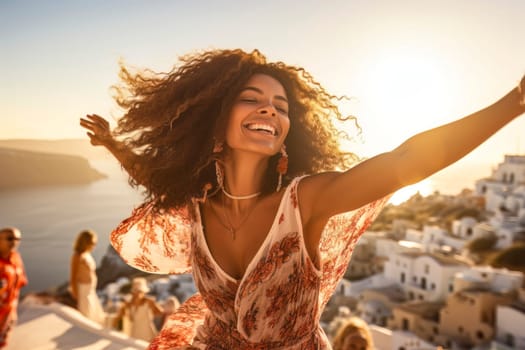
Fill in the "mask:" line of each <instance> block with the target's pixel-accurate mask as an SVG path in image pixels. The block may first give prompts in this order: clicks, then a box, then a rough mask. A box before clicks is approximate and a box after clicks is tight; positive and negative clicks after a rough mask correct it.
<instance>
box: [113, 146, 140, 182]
mask: <svg viewBox="0 0 525 350" xmlns="http://www.w3.org/2000/svg"><path fill="white" fill-rule="evenodd" d="M106 148H107V150H108V151H109V152H111V154H112V155H113V156H114V157H115V158H116V159H117V160H118V162H119V163H120V164H121V165H122V167H123V168H124V170H126V172H127V173H128V174H129V175H130V176H131V177H132V178H133V179H134V180H135V181H136V182H137V183H138V184H143V180H142V179H143V175H142V173H141V167H140V164H139V163H138V158H139V156H138V155H137V154H136V153H134V152H133V151H132V150H131V149H130V148H128V147H126V145H125V144H124V143H123V142H120V141H117V140H113V142H111V143H109V144H107V145H106Z"/></svg>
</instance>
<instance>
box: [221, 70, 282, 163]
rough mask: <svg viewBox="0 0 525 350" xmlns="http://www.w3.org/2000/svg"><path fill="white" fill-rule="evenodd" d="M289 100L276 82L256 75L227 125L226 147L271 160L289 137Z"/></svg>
mask: <svg viewBox="0 0 525 350" xmlns="http://www.w3.org/2000/svg"><path fill="white" fill-rule="evenodd" d="M289 129H290V119H289V118H288V99H287V96H286V92H285V90H284V88H283V86H282V85H281V83H279V81H277V80H276V79H274V78H272V77H271V76H269V75H264V74H255V75H254V76H252V77H251V78H250V80H249V81H248V82H247V83H246V85H245V86H244V88H243V89H242V90H241V92H240V93H239V95H238V96H237V98H236V100H235V102H234V104H233V107H232V110H231V112H230V118H229V121H228V127H227V130H226V143H227V145H228V146H229V147H230V148H231V149H232V150H242V151H248V152H254V153H258V154H263V155H267V156H272V155H274V154H276V153H277V152H279V150H280V149H281V145H282V144H283V143H284V140H285V139H286V135H288V130H289Z"/></svg>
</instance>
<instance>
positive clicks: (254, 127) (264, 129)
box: [243, 123, 277, 136]
mask: <svg viewBox="0 0 525 350" xmlns="http://www.w3.org/2000/svg"><path fill="white" fill-rule="evenodd" d="M243 127H245V128H246V129H248V130H250V131H256V132H260V133H265V134H267V135H271V136H277V129H276V128H275V127H273V126H272V125H269V124H263V123H248V124H244V125H243Z"/></svg>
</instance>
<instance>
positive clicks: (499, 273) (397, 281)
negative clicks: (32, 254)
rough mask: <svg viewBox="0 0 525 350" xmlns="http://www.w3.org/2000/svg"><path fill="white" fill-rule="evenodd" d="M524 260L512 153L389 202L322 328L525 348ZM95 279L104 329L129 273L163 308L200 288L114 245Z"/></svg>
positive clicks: (400, 340) (419, 347)
mask: <svg viewBox="0 0 525 350" xmlns="http://www.w3.org/2000/svg"><path fill="white" fill-rule="evenodd" d="M524 254H525V156H524V155H506V156H505V158H504V161H503V162H502V163H500V164H499V165H498V166H497V167H496V168H495V169H493V171H492V175H491V176H490V177H489V178H484V179H479V180H478V181H476V183H475V184H474V190H464V191H463V192H462V193H460V194H458V195H456V196H450V195H442V194H440V193H434V194H433V195H430V196H428V197H422V196H420V195H415V196H413V197H412V198H410V199H409V200H408V201H407V202H405V203H403V204H401V205H396V206H394V205H388V206H387V207H386V208H385V209H384V210H383V212H382V213H381V215H380V216H379V218H378V219H377V220H376V222H375V223H374V225H373V226H372V227H371V229H370V231H369V232H367V233H366V234H365V235H364V236H363V237H362V238H361V240H360V242H359V243H358V245H357V246H356V249H355V251H354V253H353V257H352V260H351V262H350V265H349V267H348V270H347V271H346V274H345V278H344V279H343V280H342V281H341V282H340V283H339V285H338V287H337V289H336V292H335V294H334V295H333V297H332V298H331V300H330V302H329V303H328V306H327V308H326V310H325V312H324V313H323V315H322V319H321V321H322V326H323V328H324V329H325V331H326V333H327V335H328V336H329V337H333V335H334V332H335V331H336V330H337V327H338V325H339V324H340V322H341V320H343V319H345V318H347V317H349V316H358V317H360V318H362V319H363V320H365V321H366V322H367V323H368V325H369V326H370V329H371V332H372V335H373V338H374V344H375V347H376V348H377V349H393V350H423V349H436V348H441V349H479V350H481V349H486V350H507V349H525V326H524V325H525V287H524V286H525V278H524V273H525V259H524V258H523V256H524ZM97 274H98V275H99V276H100V280H99V287H100V289H99V290H98V293H99V297H100V299H101V301H102V302H103V305H104V307H105V310H106V312H107V313H108V315H109V317H108V320H106V325H105V326H106V327H107V328H114V325H115V322H114V320H113V319H112V317H115V315H116V313H117V310H118V307H119V304H121V303H122V301H123V300H125V299H126V298H127V297H128V293H129V288H130V278H131V277H134V276H136V275H141V276H145V277H146V278H147V280H148V283H149V286H150V293H149V294H150V295H151V296H154V297H155V299H156V300H157V301H158V302H159V303H162V302H163V301H165V300H168V298H169V297H170V296H173V295H174V296H176V297H177V299H178V300H179V301H180V302H184V301H185V300H186V299H188V298H189V297H190V296H191V295H193V293H195V292H196V289H195V286H194V284H193V280H192V278H191V275H180V276H175V275H173V276H158V275H144V274H143V273H140V272H138V271H137V270H133V269H132V268H130V267H127V266H125V265H123V263H122V261H120V260H119V257H118V256H117V255H116V254H115V253H114V251H113V250H111V249H109V250H108V254H106V256H105V258H104V261H103V262H102V264H101V266H100V267H99V269H98V271H97ZM62 292H63V293H62V294H63V295H64V293H65V292H64V291H62ZM57 293H58V294H60V292H57ZM61 301H62V302H63V303H65V304H67V300H66V298H65V297H64V298H63V299H62V300H61ZM22 304H23V303H22ZM21 327H23V325H21Z"/></svg>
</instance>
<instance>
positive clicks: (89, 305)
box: [69, 230, 106, 325]
mask: <svg viewBox="0 0 525 350" xmlns="http://www.w3.org/2000/svg"><path fill="white" fill-rule="evenodd" d="M96 245H97V234H96V233H95V232H94V231H91V230H84V231H81V232H80V233H79V234H78V235H77V238H76V240H75V244H74V246H73V255H72V256H71V269H70V279H69V290H70V292H71V296H72V297H73V299H75V300H76V302H77V309H78V311H80V312H81V313H82V314H83V315H84V316H86V317H87V318H89V319H90V320H93V321H95V322H97V323H99V324H101V325H103V324H104V321H105V318H106V314H105V312H104V309H103V308H102V305H101V303H100V300H99V299H98V296H97V292H96V288H97V274H96V273H95V271H96V263H95V259H93V256H92V255H91V252H92V251H93V249H94V248H95V246H96Z"/></svg>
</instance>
